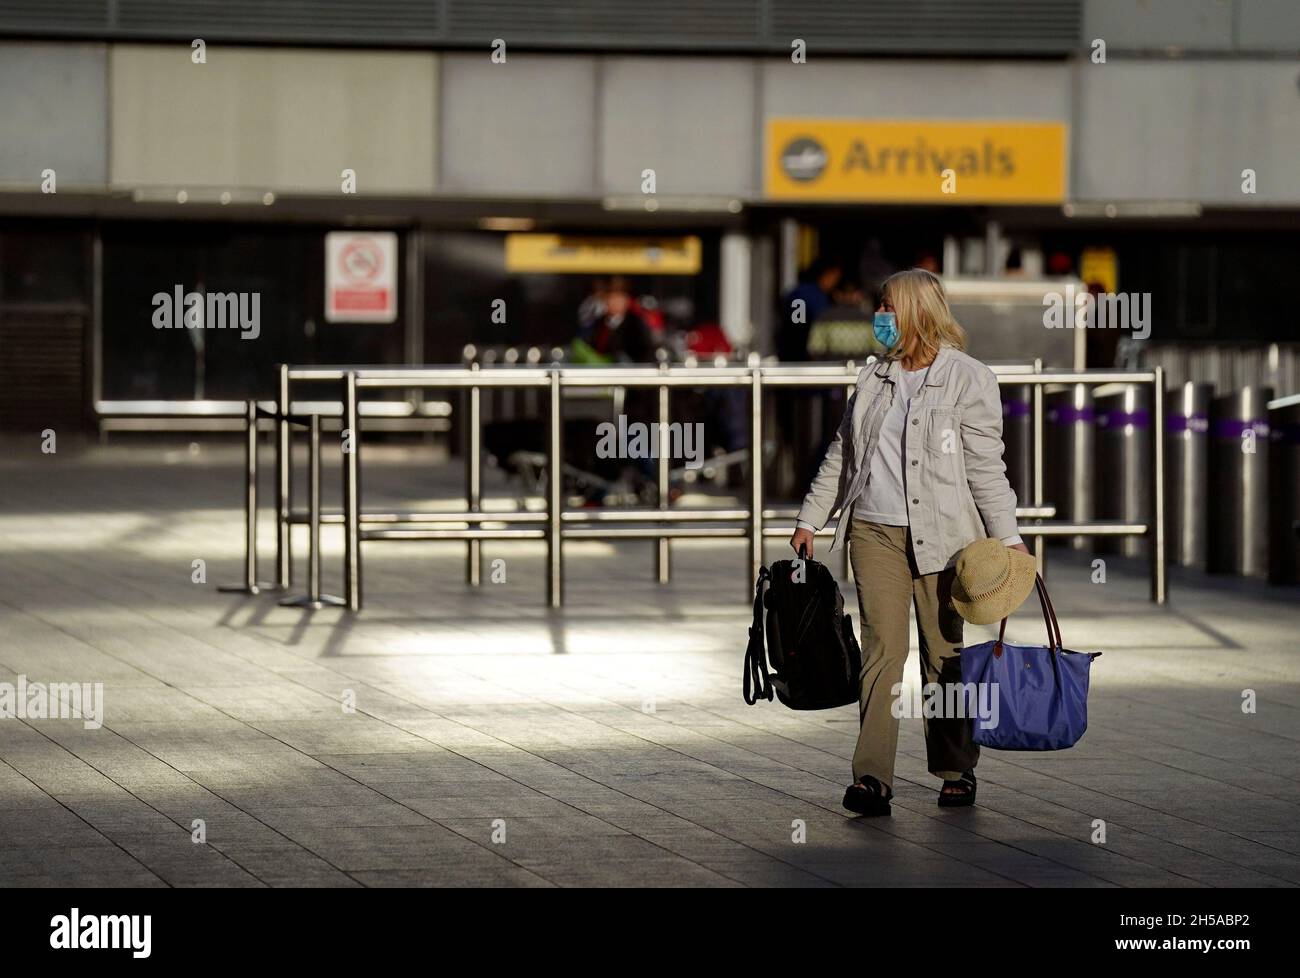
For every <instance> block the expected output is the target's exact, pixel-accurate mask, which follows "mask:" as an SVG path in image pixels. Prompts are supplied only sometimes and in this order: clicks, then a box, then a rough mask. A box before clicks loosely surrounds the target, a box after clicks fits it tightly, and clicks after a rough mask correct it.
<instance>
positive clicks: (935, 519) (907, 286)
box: [790, 268, 1031, 815]
mask: <svg viewBox="0 0 1300 978" xmlns="http://www.w3.org/2000/svg"><path fill="white" fill-rule="evenodd" d="M874 328H875V333H876V338H877V339H878V340H879V341H880V342H881V344H882V345H883V346H885V347H886V349H887V351H888V352H887V353H886V355H885V357H884V359H882V360H880V361H878V362H876V363H873V364H870V365H868V366H867V367H864V368H863V370H862V372H861V373H860V374H859V375H858V380H857V386H856V389H855V391H854V393H853V395H852V396H851V397H850V398H849V403H848V407H847V409H846V410H845V413H844V420H843V421H842V422H841V423H840V428H839V431H838V432H837V434H836V436H835V439H834V441H833V442H832V443H831V446H830V448H829V449H828V450H827V452H826V457H825V458H824V459H823V460H822V464H821V468H820V469H819V470H818V472H817V476H816V478H814V479H813V483H812V487H811V488H810V489H809V491H808V495H807V496H806V497H805V499H804V501H803V506H802V508H801V509H800V510H799V516H798V520H797V526H798V528H797V529H796V530H795V532H794V536H793V537H791V538H790V546H791V547H793V548H794V550H795V552H796V553H799V552H800V548H803V549H804V551H805V552H806V554H807V555H808V556H812V553H813V533H814V532H815V531H816V530H820V529H821V528H822V527H823V526H825V525H826V523H827V522H828V521H829V520H830V518H831V516H832V515H833V514H834V513H835V512H836V511H839V513H840V520H839V525H838V527H837V528H836V531H835V539H834V542H833V543H832V544H831V548H832V549H834V548H836V547H839V546H842V545H843V544H844V542H845V539H846V538H848V540H849V557H850V560H851V562H852V564H853V576H854V578H855V580H856V582H857V587H858V606H859V609H860V611H861V615H862V660H863V662H862V683H861V689H860V694H859V707H860V714H861V720H862V727H861V730H860V731H859V734H858V743H857V748H856V749H855V750H854V752H853V784H852V785H850V786H849V788H848V790H847V791H846V793H845V795H844V806H845V807H846V808H848V809H850V810H851V811H854V812H858V813H860V814H863V815H888V814H889V813H890V799H892V798H893V794H894V791H893V782H894V755H895V753H896V750H897V745H898V719H897V718H896V717H895V716H894V712H893V710H892V709H891V707H892V704H893V700H894V692H893V690H894V688H895V687H896V685H897V684H898V683H900V682H901V681H902V678H903V666H904V663H905V662H906V659H907V649H908V607H909V605H910V606H911V607H912V608H914V609H915V613H916V623H917V628H918V631H919V633H920V646H921V670H922V674H923V678H924V680H925V682H926V683H927V684H929V683H941V684H947V683H959V682H961V663H960V657H959V653H960V651H961V646H962V618H961V616H960V615H959V614H958V613H957V611H956V609H955V608H954V607H953V604H952V585H953V577H954V568H955V564H956V562H957V557H958V555H959V554H960V553H961V551H962V550H963V549H964V548H966V546H967V545H968V544H970V543H972V542H974V541H976V540H981V539H984V538H986V537H991V538H993V539H994V540H998V541H1001V543H1003V544H1005V545H1006V547H1010V548H1013V549H1014V550H1017V551H1021V553H1022V554H1023V556H1022V555H1021V554H1015V555H1012V554H1008V553H1007V551H1006V548H1005V547H1003V548H999V547H996V546H994V547H993V550H994V551H997V554H996V556H995V559H1002V560H1009V559H1011V558H1015V559H1018V560H1026V559H1031V558H1029V557H1028V553H1029V551H1028V549H1027V548H1026V547H1025V545H1024V543H1022V542H1021V539H1020V536H1019V535H1018V534H1017V533H1016V497H1015V493H1014V492H1012V490H1011V486H1010V485H1009V484H1008V482H1007V478H1006V467H1005V465H1004V464H1003V461H1002V452H1003V444H1002V401H1001V398H1000V397H999V396H998V384H997V380H996V378H995V377H994V375H993V372H992V371H991V370H989V368H988V367H986V366H985V365H984V364H982V363H980V362H979V361H978V360H976V359H974V358H973V357H971V356H968V355H967V354H966V353H965V352H964V348H965V345H966V334H965V332H964V331H963V330H962V328H961V326H959V325H958V324H957V322H956V321H955V320H954V319H953V317H952V312H951V311H950V310H949V308H948V300H947V297H946V295H945V294H944V289H943V284H942V283H941V282H940V281H939V279H938V277H937V276H935V275H934V274H933V273H931V272H927V271H925V270H923V269H919V268H913V269H910V270H908V271H904V272H899V273H898V274H896V275H893V276H891V277H890V278H888V279H886V280H885V283H884V285H883V290H882V298H881V303H880V307H879V309H877V311H876V316H875V322H874ZM944 701H945V702H946V701H947V698H946V697H945V698H944ZM972 723H973V722H972V720H971V719H969V718H958V717H943V718H936V719H926V720H925V746H926V755H927V761H928V767H929V770H930V773H932V774H934V775H935V776H936V777H938V778H940V779H941V780H942V781H943V787H942V788H941V789H940V792H939V804H940V805H944V806H958V805H970V804H973V803H974V801H975V787H976V780H975V770H974V769H975V764H976V762H977V761H978V759H979V747H978V746H977V745H976V744H975V743H974V742H973V740H972V732H973V727H972Z"/></svg>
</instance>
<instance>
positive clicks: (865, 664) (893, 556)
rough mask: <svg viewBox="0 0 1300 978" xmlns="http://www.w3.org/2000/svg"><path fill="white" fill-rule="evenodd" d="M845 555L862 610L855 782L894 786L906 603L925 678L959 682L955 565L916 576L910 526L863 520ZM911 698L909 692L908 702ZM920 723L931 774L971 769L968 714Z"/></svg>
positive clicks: (974, 750)
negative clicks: (910, 609) (912, 616)
mask: <svg viewBox="0 0 1300 978" xmlns="http://www.w3.org/2000/svg"><path fill="white" fill-rule="evenodd" d="M849 559H850V560H851V561H852V563H853V576H854V578H855V579H856V581H857V585H858V608H859V610H860V612H861V614H862V685H861V688H860V691H859V697H858V703H859V707H860V715H861V718H862V728H861V730H860V731H859V733H858V745H857V748H856V749H855V750H854V752H853V780H854V781H857V780H859V779H860V778H862V777H863V776H864V775H870V776H871V777H873V778H875V779H876V780H877V781H879V782H880V783H881V784H882V785H885V786H887V787H889V788H890V789H891V790H892V788H893V783H894V755H895V753H896V752H897V749H898V718H897V717H895V716H894V712H893V709H892V707H893V704H894V701H895V699H896V697H895V694H894V692H893V690H894V687H895V684H897V683H900V682H902V680H903V666H904V664H905V663H906V661H907V648H908V621H907V618H908V614H907V613H908V605H909V604H911V606H912V607H913V608H915V609H916V624H917V629H918V631H919V633H920V639H921V676H922V680H923V683H960V682H961V656H960V652H961V646H962V634H961V633H962V619H961V616H960V615H958V614H957V611H956V609H954V608H953V606H952V601H951V588H952V579H953V570H952V569H951V568H949V569H948V570H945V571H941V572H940V573H938V574H924V575H922V574H918V573H917V569H916V561H915V560H914V559H913V556H912V538H911V533H910V531H909V529H908V528H907V527H905V526H885V525H884V524H881V523H868V522H866V521H864V520H854V521H853V525H852V527H851V528H850V532H849ZM907 692H910V690H909V691H907ZM912 702H913V700H912V699H911V698H910V697H909V699H908V700H907V703H908V705H910V704H911V703H912ZM942 702H947V699H946V697H945V699H944V700H942ZM905 715H910V714H905ZM924 724H925V752H926V760H927V763H928V767H929V770H930V773H931V774H934V775H936V776H937V777H940V778H944V779H949V780H955V779H956V778H958V777H959V776H960V775H961V773H962V772H963V771H967V770H970V769H971V768H973V767H974V766H975V763H976V762H977V761H978V760H979V746H978V745H977V744H975V743H974V742H973V741H972V739H971V735H972V733H973V730H974V721H973V720H972V719H969V718H966V719H962V718H955V717H954V718H936V719H926V720H924Z"/></svg>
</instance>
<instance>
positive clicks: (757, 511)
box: [745, 367, 763, 593]
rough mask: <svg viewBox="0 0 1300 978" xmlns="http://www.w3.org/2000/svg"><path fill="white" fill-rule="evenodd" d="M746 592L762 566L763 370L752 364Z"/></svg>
mask: <svg viewBox="0 0 1300 978" xmlns="http://www.w3.org/2000/svg"><path fill="white" fill-rule="evenodd" d="M749 391H750V393H749V577H748V578H747V579H746V582H745V592H746V593H749V591H750V590H751V589H752V587H753V584H754V581H756V580H757V579H758V571H759V568H761V567H762V566H763V374H762V371H761V369H760V368H758V367H754V368H753V372H752V379H751V380H750V385H749Z"/></svg>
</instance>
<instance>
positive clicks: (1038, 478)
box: [1030, 359, 1047, 578]
mask: <svg viewBox="0 0 1300 978" xmlns="http://www.w3.org/2000/svg"><path fill="white" fill-rule="evenodd" d="M1042 372H1043V361H1042V360H1041V359H1036V360H1035V361H1034V373H1036V374H1041V373H1042ZM1033 413H1034V417H1033V432H1032V433H1031V435H1030V437H1031V438H1032V440H1033V444H1034V451H1033V455H1034V468H1033V494H1034V506H1035V507H1040V506H1042V505H1043V385H1042V384H1034V395H1033ZM1034 560H1035V561H1037V563H1038V573H1039V574H1040V575H1042V576H1043V577H1044V578H1046V577H1047V539H1046V538H1045V537H1041V536H1038V537H1034Z"/></svg>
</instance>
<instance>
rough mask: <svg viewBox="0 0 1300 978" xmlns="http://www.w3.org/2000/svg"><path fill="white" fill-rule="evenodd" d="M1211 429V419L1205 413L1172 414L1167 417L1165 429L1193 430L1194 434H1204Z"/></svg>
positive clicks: (1172, 430)
mask: <svg viewBox="0 0 1300 978" xmlns="http://www.w3.org/2000/svg"><path fill="white" fill-rule="evenodd" d="M1209 430H1210V419H1209V418H1208V417H1206V416H1205V415H1204V414H1192V415H1187V414H1170V415H1168V416H1166V417H1165V431H1170V432H1175V433H1178V432H1183V431H1191V432H1192V434H1195V435H1203V434H1205V433H1206V432H1207V431H1209Z"/></svg>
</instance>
